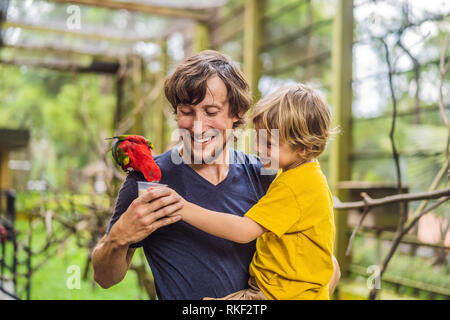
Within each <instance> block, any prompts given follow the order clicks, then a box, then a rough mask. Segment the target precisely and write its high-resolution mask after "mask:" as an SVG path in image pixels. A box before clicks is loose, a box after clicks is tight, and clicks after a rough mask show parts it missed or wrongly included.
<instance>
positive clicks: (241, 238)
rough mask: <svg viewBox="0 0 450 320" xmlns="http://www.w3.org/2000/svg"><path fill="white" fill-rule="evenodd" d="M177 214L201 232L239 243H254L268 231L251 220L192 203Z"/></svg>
mask: <svg viewBox="0 0 450 320" xmlns="http://www.w3.org/2000/svg"><path fill="white" fill-rule="evenodd" d="M177 214H180V215H181V216H182V218H183V220H184V221H186V222H187V223H189V224H191V225H193V226H194V227H196V228H199V229H200V230H203V231H205V232H207V233H209V234H212V235H214V236H216V237H220V238H223V239H227V240H231V241H234V242H238V243H248V242H250V241H253V240H255V239H256V238H257V237H259V236H260V235H262V234H263V233H264V232H265V231H266V229H265V228H264V227H262V226H261V225H260V224H258V223H256V222H255V221H253V220H252V219H250V218H247V217H240V216H236V215H233V214H228V213H222V212H216V211H211V210H207V209H204V208H202V207H200V206H198V205H196V204H193V203H190V202H185V203H184V206H183V208H182V209H181V210H180V211H179V212H177Z"/></svg>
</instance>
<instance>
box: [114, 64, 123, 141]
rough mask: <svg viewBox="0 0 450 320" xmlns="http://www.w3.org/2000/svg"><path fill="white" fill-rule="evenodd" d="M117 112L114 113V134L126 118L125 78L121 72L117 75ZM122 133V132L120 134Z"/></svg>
mask: <svg viewBox="0 0 450 320" xmlns="http://www.w3.org/2000/svg"><path fill="white" fill-rule="evenodd" d="M115 80H116V111H115V112H114V123H113V132H115V131H116V130H117V128H118V125H119V123H120V121H121V120H122V119H123V116H124V85H125V84H124V82H125V80H124V78H123V76H122V75H121V74H120V71H119V72H118V73H117V75H116V78H115ZM119 133H121V132H119Z"/></svg>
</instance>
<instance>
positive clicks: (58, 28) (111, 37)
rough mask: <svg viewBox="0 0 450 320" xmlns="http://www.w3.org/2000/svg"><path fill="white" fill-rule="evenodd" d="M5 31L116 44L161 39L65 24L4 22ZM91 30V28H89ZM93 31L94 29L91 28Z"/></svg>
mask: <svg viewBox="0 0 450 320" xmlns="http://www.w3.org/2000/svg"><path fill="white" fill-rule="evenodd" d="M2 28H3V29H6V28H20V29H25V30H31V31H37V32H44V33H46V32H49V33H55V34H60V35H67V36H74V37H81V38H86V39H90V40H94V41H102V40H106V41H116V42H124V43H130V44H132V43H136V42H139V41H144V42H149V41H157V40H159V37H156V38H151V37H146V38H132V37H129V36H126V35H123V36H122V35H118V34H112V33H110V32H109V33H106V32H102V33H95V32H93V31H92V30H86V31H83V30H69V29H67V27H66V26H65V25H64V24H58V25H52V26H46V25H39V24H35V23H29V22H25V21H4V22H3V26H2ZM87 29H89V28H87ZM91 29H93V28H91Z"/></svg>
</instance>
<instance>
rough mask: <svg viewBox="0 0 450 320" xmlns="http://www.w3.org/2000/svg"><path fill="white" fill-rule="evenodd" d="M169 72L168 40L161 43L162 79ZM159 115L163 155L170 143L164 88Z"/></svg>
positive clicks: (159, 104) (159, 105)
mask: <svg viewBox="0 0 450 320" xmlns="http://www.w3.org/2000/svg"><path fill="white" fill-rule="evenodd" d="M168 70H169V55H168V53H167V39H164V40H163V41H162V42H161V77H165V76H166V75H167V72H168ZM158 107H159V108H158V113H159V118H160V121H161V128H160V130H161V131H160V141H159V143H160V149H159V150H160V153H163V152H164V150H165V149H166V147H167V145H168V143H169V142H170V141H169V139H170V132H169V129H170V128H169V126H168V123H167V118H166V114H165V109H166V108H167V102H166V97H165V95H164V88H163V89H162V90H161V96H160V99H159V103H158Z"/></svg>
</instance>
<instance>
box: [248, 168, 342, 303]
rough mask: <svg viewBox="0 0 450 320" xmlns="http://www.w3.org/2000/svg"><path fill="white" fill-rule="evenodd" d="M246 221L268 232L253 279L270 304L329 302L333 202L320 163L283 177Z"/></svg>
mask: <svg viewBox="0 0 450 320" xmlns="http://www.w3.org/2000/svg"><path fill="white" fill-rule="evenodd" d="M246 216H247V217H249V218H250V219H252V220H253V221H255V222H257V223H259V224H260V225H262V226H263V227H264V228H266V229H267V232H265V233H264V234H263V235H262V236H260V237H258V239H257V240H256V252H255V255H254V256H253V260H252V262H251V264H250V275H251V276H253V277H255V280H256V283H257V284H258V287H259V288H260V289H261V290H262V291H263V292H264V294H265V295H266V296H267V297H268V298H269V299H283V300H287V299H329V293H328V290H329V289H328V287H329V283H330V279H331V276H332V274H333V261H332V253H333V242H334V234H335V227H334V216H333V200H332V197H331V193H330V190H329V188H328V184H327V181H326V178H325V176H324V175H323V173H322V171H321V169H320V166H319V163H318V162H317V160H315V161H313V162H309V163H305V164H303V165H301V166H299V167H297V168H294V169H290V170H288V171H286V172H282V173H281V174H280V175H279V176H278V177H277V178H276V179H275V180H274V181H273V182H272V184H271V185H270V187H269V190H268V191H267V193H266V195H265V196H264V197H262V198H261V199H260V200H259V202H258V203H257V204H256V205H254V206H253V207H252V208H251V209H250V210H249V211H248V212H247V213H246Z"/></svg>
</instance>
